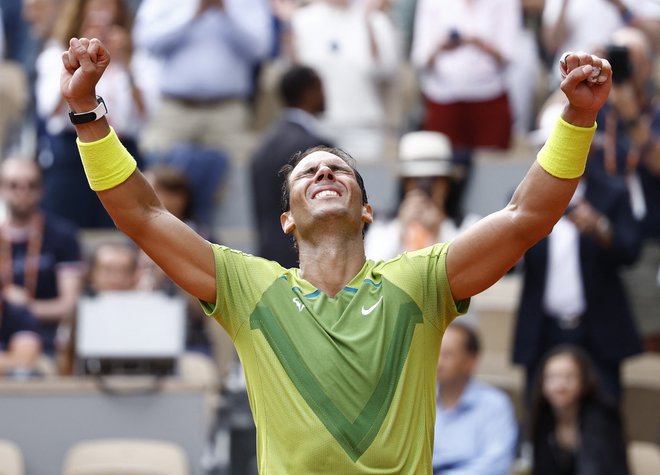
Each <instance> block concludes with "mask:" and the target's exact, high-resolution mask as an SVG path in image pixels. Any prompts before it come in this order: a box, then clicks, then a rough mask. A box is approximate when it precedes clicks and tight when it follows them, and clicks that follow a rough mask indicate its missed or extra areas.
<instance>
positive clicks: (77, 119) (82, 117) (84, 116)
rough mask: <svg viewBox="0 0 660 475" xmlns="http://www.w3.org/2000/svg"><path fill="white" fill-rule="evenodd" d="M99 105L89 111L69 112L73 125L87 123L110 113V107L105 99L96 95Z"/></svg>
mask: <svg viewBox="0 0 660 475" xmlns="http://www.w3.org/2000/svg"><path fill="white" fill-rule="evenodd" d="M96 101H97V102H98V105H97V106H96V108H95V109H94V110H91V111H89V112H69V119H70V120H71V123H72V124H73V125H80V124H87V123H89V122H94V121H95V120H99V119H100V118H101V117H103V116H104V115H106V114H107V113H108V108H107V107H106V105H105V101H104V100H103V98H102V97H101V96H96Z"/></svg>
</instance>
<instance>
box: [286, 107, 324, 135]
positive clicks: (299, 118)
mask: <svg viewBox="0 0 660 475" xmlns="http://www.w3.org/2000/svg"><path fill="white" fill-rule="evenodd" d="M284 114H285V116H286V118H287V120H288V121H289V122H293V123H295V124H298V125H300V126H301V127H303V128H304V129H306V130H307V131H308V132H310V133H312V134H315V135H316V134H317V133H318V129H319V121H318V119H317V118H316V117H314V116H313V115H312V114H310V113H309V112H307V111H305V110H302V109H298V108H295V107H287V108H286V109H284Z"/></svg>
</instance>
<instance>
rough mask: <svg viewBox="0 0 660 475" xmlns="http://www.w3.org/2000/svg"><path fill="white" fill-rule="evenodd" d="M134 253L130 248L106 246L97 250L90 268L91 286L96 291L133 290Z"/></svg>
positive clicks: (134, 277)
mask: <svg viewBox="0 0 660 475" xmlns="http://www.w3.org/2000/svg"><path fill="white" fill-rule="evenodd" d="M136 278H137V274H136V268H135V255H134V254H133V252H132V251H131V250H130V249H123V248H119V247H112V246H106V247H101V248H99V249H98V250H97V253H96V259H95V262H94V267H93V268H92V269H91V273H90V280H91V282H90V283H91V286H92V288H93V289H94V290H95V291H96V292H108V291H126V290H134V289H135V285H136Z"/></svg>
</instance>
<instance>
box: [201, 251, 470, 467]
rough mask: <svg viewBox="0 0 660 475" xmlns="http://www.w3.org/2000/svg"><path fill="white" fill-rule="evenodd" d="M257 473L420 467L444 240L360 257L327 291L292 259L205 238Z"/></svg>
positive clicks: (427, 428)
mask: <svg viewBox="0 0 660 475" xmlns="http://www.w3.org/2000/svg"><path fill="white" fill-rule="evenodd" d="M212 247H213V252H214V255H215V264H216V273H217V302H216V303H215V305H212V304H208V303H203V304H202V305H203V307H204V310H205V311H206V313H207V314H208V315H211V316H213V317H214V318H215V319H216V320H217V321H218V322H219V323H220V324H221V325H222V326H223V327H224V328H225V329H226V331H227V332H228V333H229V335H230V336H231V338H232V340H233V341H234V344H235V345H236V349H237V352H238V355H239V357H240V360H241V363H242V365H243V369H244V371H245V376H246V380H247V389H248V396H249V399H250V405H251V408H252V414H253V417H254V421H255V425H256V428H257V456H258V461H259V472H260V473H261V474H278V475H279V474H333V475H336V474H376V473H378V474H424V473H428V474H430V473H431V472H432V469H431V458H432V451H433V425H434V419H435V374H436V364H437V360H438V352H439V349H440V341H441V338H442V334H443V332H444V329H445V328H446V327H447V325H448V324H449V323H450V322H451V321H452V319H453V318H454V317H456V316H457V315H459V314H461V313H465V312H466V311H467V309H468V305H469V300H465V301H461V302H455V301H454V300H453V298H452V296H451V292H450V289H449V285H448V281H447V275H446V270H445V258H446V254H447V249H448V245H447V244H437V245H435V246H432V247H429V248H426V249H423V250H420V251H415V252H411V253H405V254H403V255H402V256H400V257H398V258H396V259H393V260H390V261H386V262H378V263H375V262H373V261H367V262H366V263H365V264H364V266H363V267H362V269H361V270H360V272H359V273H358V274H357V275H356V276H355V278H354V279H353V280H352V281H351V282H349V284H348V285H347V286H346V287H344V289H343V290H342V291H341V292H339V293H338V294H337V295H336V296H335V297H328V296H327V295H325V294H324V293H323V292H321V291H320V290H318V289H316V288H314V286H312V285H311V284H310V283H309V282H307V281H306V280H304V279H303V278H301V277H300V275H299V271H298V269H285V268H283V267H281V266H280V265H279V264H277V263H275V262H272V261H268V260H265V259H261V258H258V257H254V256H250V255H248V254H244V253H241V252H239V251H235V250H232V249H229V248H227V247H223V246H219V245H215V244H212Z"/></svg>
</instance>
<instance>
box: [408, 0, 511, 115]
mask: <svg viewBox="0 0 660 475" xmlns="http://www.w3.org/2000/svg"><path fill="white" fill-rule="evenodd" d="M521 18H522V10H521V8H520V2H519V0H419V2H418V4H417V11H416V14H415V30H414V37H413V44H412V53H411V54H412V63H413V65H414V66H415V67H416V68H418V69H419V70H420V73H421V88H422V91H423V92H424V94H425V95H426V96H428V97H429V98H430V99H431V100H433V101H435V102H438V103H448V102H456V101H463V100H466V101H481V100H488V99H493V98H495V97H497V96H499V95H500V94H502V93H503V92H504V91H505V90H506V78H505V68H503V67H501V66H500V65H499V64H498V63H497V61H495V59H494V58H493V57H492V56H491V55H489V54H487V53H486V52H484V51H483V50H482V49H481V48H479V47H477V46H475V45H465V46H460V47H458V48H456V49H453V50H450V51H444V52H441V53H440V54H438V55H437V56H436V58H435V60H434V61H433V63H432V65H431V66H430V67H427V65H428V62H429V59H430V58H431V55H432V54H433V53H434V52H435V51H436V50H437V48H438V45H439V44H441V43H443V42H444V41H445V40H446V38H448V37H449V34H450V32H451V31H452V30H456V31H458V32H459V33H460V34H461V35H463V36H471V37H478V38H480V39H482V40H483V41H485V42H487V43H489V44H491V45H492V46H494V47H495V49H496V50H497V51H498V52H499V53H500V54H501V55H502V56H503V57H504V58H505V60H507V61H510V60H511V59H512V58H513V57H514V55H515V53H516V48H517V45H518V42H519V37H520V35H521V34H522V28H521V23H522V21H521Z"/></svg>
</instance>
